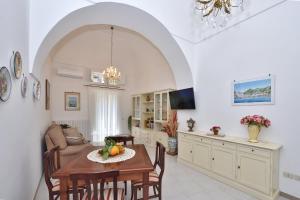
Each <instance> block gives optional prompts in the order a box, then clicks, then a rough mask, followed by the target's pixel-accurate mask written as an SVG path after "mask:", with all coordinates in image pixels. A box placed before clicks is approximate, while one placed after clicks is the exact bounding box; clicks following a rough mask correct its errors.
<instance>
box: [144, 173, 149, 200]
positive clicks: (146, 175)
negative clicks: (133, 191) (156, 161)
mask: <svg viewBox="0 0 300 200" xmlns="http://www.w3.org/2000/svg"><path fill="white" fill-rule="evenodd" d="M143 184H144V186H143V200H148V199H149V172H145V173H143Z"/></svg>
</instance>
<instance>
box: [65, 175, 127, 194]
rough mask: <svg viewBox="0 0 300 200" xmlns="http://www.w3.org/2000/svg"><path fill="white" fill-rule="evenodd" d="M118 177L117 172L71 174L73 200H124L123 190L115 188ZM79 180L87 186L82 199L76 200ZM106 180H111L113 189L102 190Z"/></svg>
mask: <svg viewBox="0 0 300 200" xmlns="http://www.w3.org/2000/svg"><path fill="white" fill-rule="evenodd" d="M118 176H119V171H108V172H100V173H93V172H91V173H84V174H71V175H70V178H71V181H72V188H73V200H78V199H80V200H81V199H82V200H124V199H125V195H124V193H125V192H124V189H121V188H117V181H118V180H117V177H118ZM80 180H81V181H84V182H85V184H86V185H87V186H86V188H85V192H84V194H83V197H82V198H81V197H79V198H78V194H79V193H78V192H79V191H78V183H79V181H80ZM108 180H109V181H111V180H113V182H112V183H113V188H104V186H105V183H106V182H107V181H108ZM99 186H100V187H99Z"/></svg>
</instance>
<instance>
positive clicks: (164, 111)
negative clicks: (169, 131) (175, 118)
mask: <svg viewBox="0 0 300 200" xmlns="http://www.w3.org/2000/svg"><path fill="white" fill-rule="evenodd" d="M169 110H170V103H169V90H167V91H162V92H156V93H154V121H155V122H167V121H168V118H169Z"/></svg>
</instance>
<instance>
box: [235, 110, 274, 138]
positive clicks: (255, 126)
mask: <svg viewBox="0 0 300 200" xmlns="http://www.w3.org/2000/svg"><path fill="white" fill-rule="evenodd" d="M240 122H241V124H243V125H248V133H249V140H248V141H249V142H253V143H257V142H258V141H257V137H258V135H259V132H260V129H261V127H266V128H268V127H269V126H271V121H270V120H269V119H267V118H265V117H263V116H261V115H252V116H251V115H248V116H245V117H243V118H242V119H241V121H240Z"/></svg>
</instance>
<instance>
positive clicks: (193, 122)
mask: <svg viewBox="0 0 300 200" xmlns="http://www.w3.org/2000/svg"><path fill="white" fill-rule="evenodd" d="M186 122H187V126H188V127H189V131H190V132H193V128H194V125H195V123H196V122H195V120H193V119H192V118H190V119H189V120H187V121H186Z"/></svg>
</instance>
